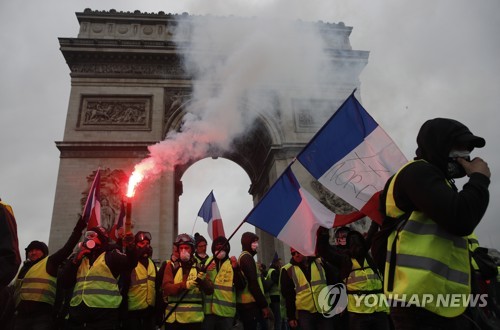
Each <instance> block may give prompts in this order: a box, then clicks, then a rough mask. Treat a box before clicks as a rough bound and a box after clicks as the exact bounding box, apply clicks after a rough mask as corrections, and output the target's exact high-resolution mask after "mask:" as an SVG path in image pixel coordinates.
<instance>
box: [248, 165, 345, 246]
mask: <svg viewBox="0 0 500 330" xmlns="http://www.w3.org/2000/svg"><path fill="white" fill-rule="evenodd" d="M334 221H335V214H334V213H333V212H332V211H330V210H328V209H327V208H326V207H325V206H323V204H321V203H320V202H319V201H318V200H317V199H316V198H315V197H314V196H313V195H312V194H311V193H309V192H308V191H307V190H306V189H304V188H303V187H301V185H300V183H299V181H298V180H297V178H296V176H295V174H294V172H293V170H292V168H291V166H290V167H288V168H287V169H286V170H285V172H284V173H283V174H282V175H281V176H280V177H279V178H278V179H277V180H276V182H275V183H274V184H273V186H272V187H271V188H270V189H269V190H268V191H267V193H266V195H265V196H264V197H263V198H262V199H261V200H260V201H259V203H258V204H257V206H255V207H254V208H253V210H252V211H250V213H249V214H248V216H247V217H246V222H248V223H250V224H252V225H254V226H255V227H258V228H260V229H262V230H264V231H266V232H267V233H269V234H271V235H273V236H274V237H276V238H278V239H279V240H281V241H283V242H285V243H286V244H288V245H289V246H291V247H293V248H294V249H296V250H297V251H299V252H300V253H302V254H303V255H306V256H312V255H314V253H315V251H314V250H315V247H316V232H317V231H318V228H319V227H320V226H322V227H326V228H331V227H332V226H333V223H334Z"/></svg>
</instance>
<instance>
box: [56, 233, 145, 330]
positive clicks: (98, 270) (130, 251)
mask: <svg viewBox="0 0 500 330" xmlns="http://www.w3.org/2000/svg"><path fill="white" fill-rule="evenodd" d="M105 233H106V230H105V229H104V228H102V227H94V228H91V229H90V230H88V231H87V232H86V233H85V235H84V240H83V242H82V243H81V244H80V247H79V250H78V252H77V253H76V254H75V256H74V258H73V259H72V260H71V262H67V263H66V265H65V266H64V269H63V270H62V275H61V281H63V282H64V283H63V287H64V288H73V295H72V297H71V300H70V304H69V305H70V307H69V319H68V326H69V329H82V328H85V329H100V330H108V329H109V330H114V329H116V328H117V327H118V325H119V309H118V308H119V307H120V304H121V302H122V296H121V294H120V289H119V287H118V279H119V276H120V274H122V273H123V272H125V271H127V270H130V269H133V268H135V266H136V265H137V255H136V250H135V247H134V243H133V236H131V235H127V236H126V237H125V239H124V244H125V245H126V254H124V253H122V252H120V250H118V249H117V248H115V247H112V246H110V245H109V244H108V237H107V236H106V234H105ZM130 238H131V239H130Z"/></svg>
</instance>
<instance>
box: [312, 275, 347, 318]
mask: <svg viewBox="0 0 500 330" xmlns="http://www.w3.org/2000/svg"><path fill="white" fill-rule="evenodd" d="M318 305H319V309H320V310H319V312H321V313H322V314H323V316H324V317H327V318H330V317H333V316H334V315H337V314H340V313H342V311H343V310H344V309H345V308H346V307H347V289H346V287H345V285H344V284H343V283H337V284H335V285H328V286H327V287H325V288H323V289H322V290H321V291H320V292H319V296H318Z"/></svg>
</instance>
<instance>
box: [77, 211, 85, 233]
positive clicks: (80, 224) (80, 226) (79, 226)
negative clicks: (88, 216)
mask: <svg viewBox="0 0 500 330" xmlns="http://www.w3.org/2000/svg"><path fill="white" fill-rule="evenodd" d="M85 228H87V222H86V221H84V220H83V217H82V216H81V215H80V218H79V219H78V221H77V223H76V225H75V229H74V231H77V232H80V233H81V232H82V231H83V230H84V229H85Z"/></svg>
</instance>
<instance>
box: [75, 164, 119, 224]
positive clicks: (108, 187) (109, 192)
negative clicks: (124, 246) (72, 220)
mask: <svg viewBox="0 0 500 330" xmlns="http://www.w3.org/2000/svg"><path fill="white" fill-rule="evenodd" d="M100 172H101V182H100V185H99V188H100V194H99V195H100V196H99V202H100V204H101V226H102V227H104V228H106V230H107V231H108V232H110V231H111V229H112V227H113V225H114V224H115V223H116V221H117V220H118V216H119V215H120V210H121V203H122V199H123V196H124V195H125V189H126V188H125V187H126V186H127V182H128V176H127V175H126V174H125V172H124V171H123V170H119V169H114V170H111V169H109V168H106V169H101V170H100ZM96 174H97V171H93V172H92V174H90V175H89V176H87V184H88V186H87V188H86V190H85V191H84V192H82V195H83V197H82V198H81V200H80V202H81V205H82V210H83V208H84V207H85V202H86V201H87V196H88V194H89V190H90V187H91V186H92V182H93V181H94V178H95V176H96Z"/></svg>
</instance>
